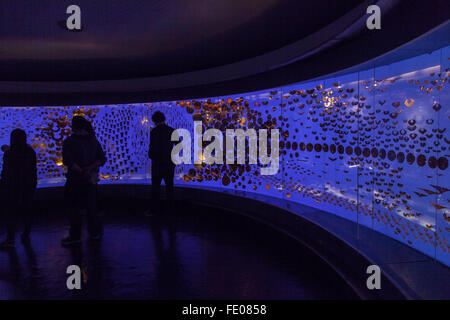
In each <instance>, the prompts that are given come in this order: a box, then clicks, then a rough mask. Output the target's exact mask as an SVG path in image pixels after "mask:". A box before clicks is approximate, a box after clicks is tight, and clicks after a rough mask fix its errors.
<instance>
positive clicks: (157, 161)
mask: <svg viewBox="0 0 450 320" xmlns="http://www.w3.org/2000/svg"><path fill="white" fill-rule="evenodd" d="M152 121H153V123H155V124H156V127H155V128H153V129H152V131H151V132H150V148H149V150H148V157H149V158H150V159H151V160H152V200H153V201H154V204H155V207H156V208H155V209H156V211H157V212H159V211H160V200H161V199H160V192H161V191H160V188H161V181H162V180H163V179H164V183H165V185H166V197H167V201H168V203H169V204H171V203H172V200H173V178H174V173H175V164H174V163H173V162H172V157H171V154H172V148H173V146H174V144H175V142H172V140H171V138H172V132H173V131H174V129H173V128H172V127H170V126H168V125H167V124H166V123H165V121H166V117H165V116H164V114H163V113H162V112H160V111H156V112H155V113H154V114H153V115H152ZM146 215H147V216H151V215H152V214H151V211H150V210H148V211H147V212H146Z"/></svg>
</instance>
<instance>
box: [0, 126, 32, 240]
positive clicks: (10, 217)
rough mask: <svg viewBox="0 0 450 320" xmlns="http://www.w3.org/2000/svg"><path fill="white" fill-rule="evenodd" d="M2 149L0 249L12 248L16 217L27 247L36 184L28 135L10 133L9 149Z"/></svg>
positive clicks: (20, 132)
mask: <svg viewBox="0 0 450 320" xmlns="http://www.w3.org/2000/svg"><path fill="white" fill-rule="evenodd" d="M2 149H3V150H4V154H3V168H2V173H1V187H2V190H3V192H4V196H5V200H6V205H5V207H6V227H7V237H6V240H5V241H4V242H2V243H1V244H0V247H1V248H7V247H14V244H15V233H16V225H17V217H18V216H19V215H21V216H22V218H23V233H22V236H21V239H22V243H23V244H24V245H29V244H30V231H31V224H32V218H33V213H32V210H31V208H32V201H33V195H34V191H35V189H36V185H37V168H36V152H35V151H34V150H33V148H32V147H31V146H29V145H28V144H27V135H26V133H25V131H23V130H21V129H14V130H13V131H12V132H11V136H10V146H9V147H5V148H2Z"/></svg>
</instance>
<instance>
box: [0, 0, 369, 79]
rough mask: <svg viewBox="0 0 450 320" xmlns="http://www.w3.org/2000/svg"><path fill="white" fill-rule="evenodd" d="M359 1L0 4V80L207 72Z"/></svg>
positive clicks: (278, 43)
mask: <svg viewBox="0 0 450 320" xmlns="http://www.w3.org/2000/svg"><path fill="white" fill-rule="evenodd" d="M363 2H364V1H362V0H331V1H330V0H314V1H305V0H171V1H167V0H145V1H143V0H95V1H92V0H78V1H76V4H77V5H78V6H79V7H80V8H81V23H82V27H83V29H82V31H80V32H72V31H68V30H66V29H65V19H66V17H68V15H67V14H66V8H67V6H69V5H70V4H72V3H73V1H67V0H62V1H61V0H53V1H52V0H39V1H36V0H32V1H25V0H2V1H1V2H0V36H1V42H0V61H1V69H0V72H1V73H0V80H3V81H4V80H9V81H56V80H58V81H75V80H111V79H126V78H141V77H152V76H161V75H169V74H177V73H185V72H190V71H196V70H202V69H207V68H213V67H217V66H221V65H226V64H230V63H233V62H237V61H241V60H244V59H248V58H252V57H255V56H259V55H261V54H264V53H267V52H270V51H273V50H276V49H278V48H281V47H283V46H285V45H287V44H289V43H292V42H295V41H298V40H300V39H302V38H305V37H306V36H308V35H310V34H312V33H314V32H316V31H318V30H319V29H321V28H323V27H325V26H327V25H329V24H330V23H332V22H333V21H335V20H337V19H338V18H340V17H341V16H343V15H344V14H346V13H347V12H349V11H350V10H351V9H353V8H355V7H356V6H357V5H358V4H361V3H363Z"/></svg>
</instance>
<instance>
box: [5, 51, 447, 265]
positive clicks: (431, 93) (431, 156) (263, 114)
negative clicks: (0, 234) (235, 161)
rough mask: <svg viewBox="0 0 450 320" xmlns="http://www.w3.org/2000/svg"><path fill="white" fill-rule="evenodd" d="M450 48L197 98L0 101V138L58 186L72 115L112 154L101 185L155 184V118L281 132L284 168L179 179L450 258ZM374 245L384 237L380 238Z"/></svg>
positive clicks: (180, 174)
mask: <svg viewBox="0 0 450 320" xmlns="http://www.w3.org/2000/svg"><path fill="white" fill-rule="evenodd" d="M449 59H450V47H447V48H443V49H441V50H438V51H435V52H433V53H431V54H427V55H424V56H418V57H415V58H412V59H409V60H405V61H402V62H398V63H394V64H392V65H389V66H384V67H378V68H374V69H370V70H367V71H362V72H358V73H353V74H348V75H345V76H340V77H335V78H327V79H325V80H320V81H314V82H308V83H302V84H293V85H289V86H286V87H280V88H273V89H271V90H267V91H263V92H253V93H243V94H240V95H234V96H226V97H211V98H205V99H201V100H191V101H171V102H158V103H142V104H133V105H128V104H127V105H108V106H102V105H95V106H74V107H64V106H58V107H43V106H36V107H27V108H14V107H7V106H5V107H1V108H0V124H1V126H0V127H1V128H0V144H8V143H9V133H10V131H11V130H12V129H13V128H17V127H19V128H23V129H25V130H26V131H27V133H28V136H29V142H30V144H32V146H33V148H34V149H35V150H36V151H37V154H38V161H39V164H38V166H39V186H50V185H62V184H63V182H64V168H63V166H62V159H61V147H62V142H63V140H64V138H65V137H67V136H68V135H69V134H70V130H69V124H70V120H71V118H72V116H73V115H74V114H83V115H85V116H86V117H87V118H89V119H91V120H92V122H93V124H94V127H95V129H96V131H97V135H98V138H99V140H100V142H101V143H102V145H103V147H104V149H105V150H106V151H107V156H108V162H107V164H106V165H105V166H104V167H103V168H102V170H101V179H102V183H147V182H149V178H150V162H149V160H148V158H147V150H148V139H149V132H150V129H151V126H152V124H151V121H150V118H151V114H152V113H153V112H154V111H155V110H162V111H163V112H164V113H165V114H166V116H167V118H168V123H169V124H170V125H171V126H173V127H175V128H186V129H189V130H190V131H191V132H192V131H193V120H199V121H202V122H203V126H204V129H207V128H217V129H220V130H222V131H223V132H224V131H225V129H232V128H243V129H248V128H254V129H263V128H267V129H273V128H278V129H279V130H280V134H281V138H280V171H279V173H278V174H276V175H271V176H270V175H269V176H262V175H260V170H259V169H260V168H259V165H226V164H225V165H211V166H209V165H206V164H202V165H182V166H179V167H177V174H176V182H177V183H179V184H184V185H197V186H215V187H222V188H232V189H238V190H245V191H250V192H257V193H261V194H267V195H270V196H276V197H279V198H284V199H286V200H289V201H295V202H300V203H303V204H306V205H309V206H312V207H316V208H320V209H322V210H325V211H328V212H330V213H332V214H336V215H338V216H341V217H344V218H346V219H349V220H352V221H354V222H356V223H359V224H362V225H365V226H368V227H370V228H373V229H375V230H377V231H379V232H382V233H384V234H386V235H388V236H390V237H392V238H395V239H397V240H399V241H401V242H403V243H405V244H407V245H409V246H411V247H413V248H415V249H417V250H420V251H422V252H424V253H425V254H427V255H429V256H432V257H434V258H436V259H437V260H439V261H441V262H443V263H444V264H446V265H449V264H450V258H449V256H450V254H449V243H448V239H449V233H450V210H449V206H450V203H449V202H450V192H449V191H450V190H449V189H450V181H449V174H448V158H449V156H450V151H449V149H448V148H449V147H450V146H449V144H450V135H449V132H448V129H449V124H450V111H449V102H450V97H449V95H450V90H449V81H450V80H449V75H450V72H449V65H450V60H449ZM374 245H376V244H374Z"/></svg>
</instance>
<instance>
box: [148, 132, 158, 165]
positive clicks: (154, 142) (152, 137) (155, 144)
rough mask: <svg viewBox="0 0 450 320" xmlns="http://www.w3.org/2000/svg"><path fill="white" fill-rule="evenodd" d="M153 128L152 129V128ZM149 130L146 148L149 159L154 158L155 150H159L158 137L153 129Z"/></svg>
mask: <svg viewBox="0 0 450 320" xmlns="http://www.w3.org/2000/svg"><path fill="white" fill-rule="evenodd" d="M153 130H154V129H153ZM153 130H152V131H151V132H150V146H149V148H148V157H149V158H150V159H154V158H155V152H157V151H158V150H160V147H159V144H158V143H159V139H157V137H156V136H155V135H156V132H155V131H153Z"/></svg>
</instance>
